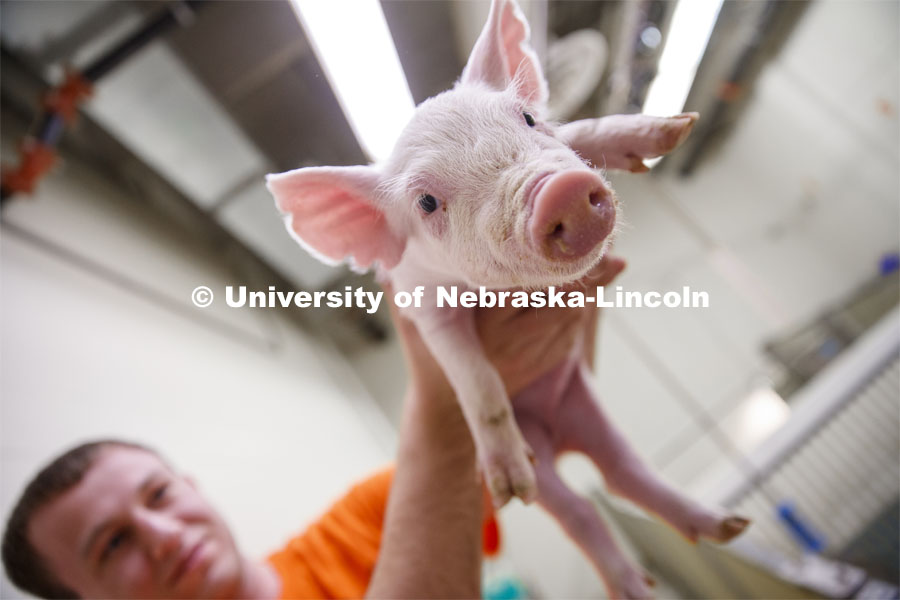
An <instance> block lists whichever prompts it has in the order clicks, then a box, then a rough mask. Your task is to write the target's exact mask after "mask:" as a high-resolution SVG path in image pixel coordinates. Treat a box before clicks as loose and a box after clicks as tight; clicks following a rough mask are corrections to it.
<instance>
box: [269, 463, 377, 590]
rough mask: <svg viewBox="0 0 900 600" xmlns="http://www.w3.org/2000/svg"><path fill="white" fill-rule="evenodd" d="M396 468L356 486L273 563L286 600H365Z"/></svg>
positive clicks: (289, 544)
mask: <svg viewBox="0 0 900 600" xmlns="http://www.w3.org/2000/svg"><path fill="white" fill-rule="evenodd" d="M393 475H394V469H393V467H390V468H388V469H385V470H383V471H381V472H379V473H377V474H375V475H373V476H372V477H369V478H368V479H366V480H365V481H363V482H361V483H359V484H357V485H355V486H353V488H351V489H350V491H349V492H348V493H347V495H346V496H344V497H343V498H341V499H340V500H338V501H337V502H336V503H335V504H334V505H333V506H332V507H331V508H330V509H329V510H328V512H326V513H325V514H324V515H323V516H322V517H321V518H320V519H319V520H318V521H316V522H315V523H313V524H312V525H311V526H310V527H309V528H308V529H307V530H306V531H304V532H303V533H301V534H300V535H298V536H297V537H295V538H294V539H292V540H291V541H290V542H288V544H287V546H286V547H285V548H284V549H283V550H281V551H280V552H276V553H275V554H273V555H271V556H270V557H269V563H270V564H271V565H272V566H273V567H274V568H275V570H276V571H277V572H278V574H279V576H280V577H281V598H283V599H289V598H290V599H299V598H303V599H306V598H362V597H363V596H364V595H365V593H366V588H367V587H368V585H369V579H371V577H372V571H373V569H374V568H375V561H376V559H377V558H378V547H379V545H380V543H381V530H382V528H383V526H384V513H385V510H386V509H387V499H388V493H389V492H390V487H391V481H392V479H393Z"/></svg>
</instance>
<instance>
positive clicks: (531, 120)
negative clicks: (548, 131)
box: [522, 113, 534, 127]
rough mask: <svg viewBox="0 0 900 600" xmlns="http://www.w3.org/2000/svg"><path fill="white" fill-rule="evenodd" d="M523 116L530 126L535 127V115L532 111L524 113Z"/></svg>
mask: <svg viewBox="0 0 900 600" xmlns="http://www.w3.org/2000/svg"><path fill="white" fill-rule="evenodd" d="M522 116H523V117H525V122H526V123H528V126H529V127H534V116H533V115H532V114H531V113H522Z"/></svg>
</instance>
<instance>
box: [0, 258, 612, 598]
mask: <svg viewBox="0 0 900 600" xmlns="http://www.w3.org/2000/svg"><path fill="white" fill-rule="evenodd" d="M623 267H624V263H623V262H622V261H621V260H619V259H615V258H608V259H604V261H602V262H601V264H600V265H598V267H597V268H596V269H595V270H594V271H593V272H592V273H591V274H589V276H588V277H587V278H585V280H584V281H583V282H582V284H583V285H589V286H596V285H605V284H606V283H609V282H610V281H612V279H613V278H614V277H615V276H616V275H617V274H618V273H619V272H620V271H621V270H622V268H623ZM392 308H393V307H392ZM394 316H395V323H396V325H397V328H398V331H399V333H400V336H401V339H402V341H403V345H404V351H405V356H406V360H407V367H408V370H409V376H410V385H409V388H408V390H407V398H406V404H405V411H404V418H403V425H402V430H401V442H400V448H399V451H398V458H397V467H396V472H395V473H393V475H392V474H391V472H385V473H381V474H379V475H376V476H375V477H373V478H370V479H369V480H367V481H365V482H363V483H361V484H359V485H358V486H356V487H354V488H353V489H352V490H351V491H350V493H348V495H347V496H345V497H344V498H343V499H342V500H340V501H339V502H338V503H337V504H335V505H334V506H333V507H332V508H331V509H330V510H329V511H328V512H327V513H326V514H325V515H324V516H323V517H322V518H321V519H320V520H319V521H317V522H316V523H314V524H313V525H312V526H311V527H310V528H309V529H308V530H307V531H306V532H304V533H303V534H302V535H301V536H298V537H297V538H295V539H294V540H292V541H291V542H290V543H289V544H288V546H287V547H286V548H285V549H283V550H282V551H280V552H277V553H275V554H273V555H272V556H271V557H269V559H268V560H267V561H265V562H256V561H252V560H249V559H247V558H246V557H244V556H243V555H242V554H241V553H240V552H239V550H238V548H237V547H236V545H235V542H234V539H233V538H232V536H231V533H230V531H229V529H228V527H227V525H226V524H225V523H224V521H223V520H222V519H221V518H220V517H219V515H218V514H217V513H216V511H215V510H214V509H213V508H212V506H211V505H210V504H209V503H208V502H207V501H206V500H205V499H204V498H203V497H202V495H201V494H200V493H199V491H198V490H197V489H196V487H195V486H194V484H193V482H192V481H191V480H190V479H189V478H187V477H184V476H182V475H180V474H178V473H177V472H175V471H174V470H173V469H172V468H171V467H170V466H169V465H168V464H167V463H166V462H165V461H164V460H163V459H162V458H161V457H160V456H159V455H157V454H156V453H155V452H153V451H151V450H148V449H147V448H144V447H141V446H139V445H137V444H132V443H130V442H119V441H104V442H99V443H94V444H89V445H85V446H81V447H79V448H76V449H74V450H72V451H70V452H68V453H66V454H65V455H63V456H62V457H60V458H58V459H57V460H56V461H54V462H53V463H51V465H49V466H48V467H47V468H45V469H44V470H43V471H42V472H41V473H39V474H38V476H37V477H36V478H35V479H34V480H33V481H32V483H31V484H29V486H28V487H27V488H26V490H25V492H24V493H23V496H22V498H21V499H20V501H19V503H18V505H17V506H16V508H15V509H14V510H13V512H12V514H11V517H10V520H9V523H8V525H7V529H6V532H5V534H4V539H3V562H4V565H5V567H6V569H7V573H8V574H9V576H10V578H11V579H12V581H13V582H14V583H16V584H17V585H19V586H20V587H22V588H23V589H24V590H26V591H28V592H30V593H33V594H36V595H38V596H42V597H46V598H64V597H83V598H279V597H281V598H300V597H302V598H310V597H359V596H362V595H363V593H365V594H366V595H367V596H369V597H391V598H404V597H418V598H422V597H460V598H474V597H478V596H479V595H480V590H479V584H480V582H479V580H480V562H481V552H480V548H481V515H482V490H481V484H480V478H479V475H478V472H477V466H476V460H475V450H474V446H473V443H472V439H471V437H470V435H469V430H468V428H467V426H466V423H465V421H464V419H463V416H462V413H461V411H460V409H459V406H458V404H457V403H456V400H455V397H454V394H453V390H452V389H451V387H450V385H449V383H448V382H447V380H446V379H445V378H444V375H443V373H442V371H441V369H440V367H439V366H438V365H437V363H436V362H435V361H434V359H433V358H432V357H431V355H430V354H429V352H428V350H427V348H426V347H425V345H424V343H423V342H422V340H421V338H420V337H419V336H418V333H417V332H416V330H415V327H414V326H413V325H412V324H411V323H410V322H408V321H406V320H404V319H399V318H397V315H396V313H395V314H394ZM596 316H597V315H596V312H595V311H592V310H589V309H547V310H543V311H534V310H533V309H532V310H529V309H494V310H482V311H479V313H478V319H477V322H478V327H479V332H480V335H481V337H482V340H483V343H484V345H485V351H486V353H487V355H488V357H489V358H490V359H491V360H492V362H494V363H495V365H496V366H497V368H498V370H499V371H500V373H501V375H503V378H504V382H505V383H506V386H507V391H508V392H509V394H510V396H512V395H515V393H516V392H518V391H519V390H521V389H522V388H523V387H524V386H525V385H527V384H528V383H529V382H530V381H532V380H534V379H535V378H536V377H539V376H540V375H541V374H543V373H545V372H546V371H548V370H549V369H550V368H552V367H553V366H555V365H556V364H557V363H558V362H559V361H560V360H562V359H563V358H564V357H565V356H566V355H567V353H568V351H569V349H570V348H571V347H572V344H573V341H574V340H575V338H576V336H579V335H583V334H584V332H585V329H587V331H589V332H593V330H594V329H595V328H596ZM588 348H593V344H592V343H590V344H588ZM388 489H390V495H389V496H388Z"/></svg>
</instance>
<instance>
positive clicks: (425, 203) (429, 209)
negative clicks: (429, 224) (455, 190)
mask: <svg viewBox="0 0 900 600" xmlns="http://www.w3.org/2000/svg"><path fill="white" fill-rule="evenodd" d="M437 207H438V200H437V198H435V197H434V196H432V195H431V194H423V195H421V196H419V208H421V209H422V210H424V211H425V212H426V213H428V214H431V213H433V212H434V211H436V210H437Z"/></svg>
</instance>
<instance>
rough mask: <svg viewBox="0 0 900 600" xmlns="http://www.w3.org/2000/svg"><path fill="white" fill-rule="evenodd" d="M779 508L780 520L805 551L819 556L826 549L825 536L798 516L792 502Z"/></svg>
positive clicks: (783, 503)
mask: <svg viewBox="0 0 900 600" xmlns="http://www.w3.org/2000/svg"><path fill="white" fill-rule="evenodd" d="M777 508H778V518H779V519H780V520H781V522H782V523H784V525H785V526H786V527H787V530H788V531H789V532H790V533H791V535H792V536H793V538H794V539H795V540H796V541H797V543H798V544H800V546H801V547H803V549H804V550H806V551H807V552H812V553H816V554H817V553H819V552H821V551H822V550H823V549H824V548H825V538H824V536H823V535H822V534H821V533H819V532H817V531H816V530H815V529H814V528H813V526H812V525H810V524H809V523H807V522H806V521H805V520H804V519H803V518H802V517H801V516H800V515H799V514H797V509H796V507H795V506H794V504H793V503H792V502H787V501H785V502H781V503H780V504H779V505H778V507H777Z"/></svg>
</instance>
